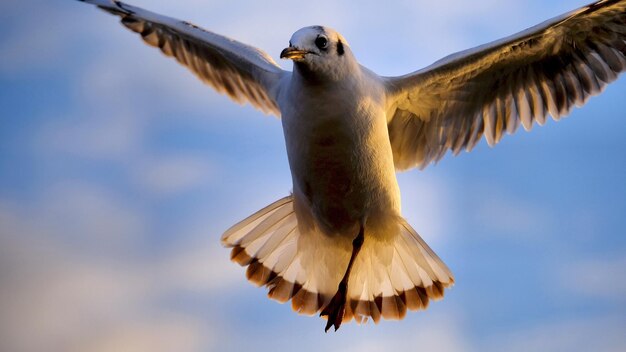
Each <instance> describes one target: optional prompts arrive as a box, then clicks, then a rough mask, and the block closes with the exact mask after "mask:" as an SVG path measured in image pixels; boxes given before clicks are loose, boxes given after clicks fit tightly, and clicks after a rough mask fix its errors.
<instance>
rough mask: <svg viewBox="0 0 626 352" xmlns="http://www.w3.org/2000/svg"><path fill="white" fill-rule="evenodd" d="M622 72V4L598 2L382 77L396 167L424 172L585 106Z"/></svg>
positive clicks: (625, 9) (625, 15) (625, 20)
mask: <svg viewBox="0 0 626 352" xmlns="http://www.w3.org/2000/svg"><path fill="white" fill-rule="evenodd" d="M624 70H626V0H602V1H597V2H595V3H593V4H590V5H588V6H585V7H583V8H580V9H578V10H575V11H572V12H570V13H567V14H564V15H562V16H559V17H556V18H554V19H551V20H548V21H546V22H544V23H542V24H539V25H537V26H535V27H532V28H530V29H528V30H525V31H523V32H520V33H518V34H515V35H513V36H510V37H507V38H504V39H502V40H499V41H496V42H493V43H490V44H486V45H483V46H480V47H477V48H474V49H470V50H466V51H463V52H460V53H457V54H453V55H451V56H449V57H446V58H444V59H442V60H440V61H438V62H436V63H434V64H433V65H431V66H429V67H427V68H425V69H422V70H420V71H417V72H414V73H412V74H409V75H406V76H401V77H387V78H385V79H386V85H387V93H388V104H389V107H390V108H389V109H390V111H392V112H391V114H390V118H389V124H388V128H389V138H390V139H391V146H392V149H393V154H394V162H395V166H396V168H397V169H407V168H410V167H414V166H416V167H420V168H424V167H426V166H427V165H429V164H430V163H432V162H436V161H437V160H440V159H441V158H442V157H443V156H444V155H445V154H446V152H447V151H448V150H451V151H452V152H453V153H454V154H456V153H458V152H460V151H461V150H462V149H465V150H467V151H469V150H471V149H472V148H473V147H474V146H475V145H476V143H477V142H478V141H479V140H480V138H481V137H482V136H483V135H484V137H485V139H486V140H487V143H488V144H489V145H494V144H497V143H498V142H499V141H500V140H501V139H502V137H503V136H504V134H505V133H508V134H512V133H514V132H515V131H516V130H517V128H518V126H519V125H520V124H521V125H522V126H523V127H524V129H525V130H527V131H528V130H531V129H532V126H533V124H534V123H535V122H536V123H538V124H539V125H543V124H544V123H545V122H546V115H547V114H550V115H551V116H552V118H553V119H554V120H558V119H560V118H561V117H563V116H565V115H567V114H568V113H569V112H570V110H571V108H572V107H573V106H581V105H583V104H584V103H585V102H586V101H587V99H588V98H589V97H590V96H591V95H595V94H598V93H600V92H601V91H602V89H603V88H604V87H605V86H606V85H607V84H608V83H610V82H612V81H614V80H615V79H616V78H617V77H618V75H619V74H620V73H621V72H623V71H624Z"/></svg>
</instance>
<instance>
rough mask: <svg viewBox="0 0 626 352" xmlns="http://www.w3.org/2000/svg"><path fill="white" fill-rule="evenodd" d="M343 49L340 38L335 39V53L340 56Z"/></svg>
mask: <svg viewBox="0 0 626 352" xmlns="http://www.w3.org/2000/svg"><path fill="white" fill-rule="evenodd" d="M343 53H344V50H343V43H342V42H341V40H339V41H337V55H339V56H341V55H343Z"/></svg>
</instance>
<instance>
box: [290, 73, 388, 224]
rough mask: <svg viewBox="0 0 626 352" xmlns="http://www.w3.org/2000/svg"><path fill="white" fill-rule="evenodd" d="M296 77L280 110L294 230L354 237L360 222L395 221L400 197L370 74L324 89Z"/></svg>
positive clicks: (379, 100) (381, 101)
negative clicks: (299, 225)
mask: <svg viewBox="0 0 626 352" xmlns="http://www.w3.org/2000/svg"><path fill="white" fill-rule="evenodd" d="M294 76H295V77H293V78H292V80H291V82H290V84H289V86H288V88H287V89H286V90H285V92H284V93H283V94H284V99H281V104H280V107H281V111H282V121H283V129H284V134H285V140H286V145H287V154H288V157H289V164H290V167H291V173H292V178H293V187H294V190H293V191H294V197H295V198H296V201H297V203H299V204H300V207H297V209H296V210H298V208H300V210H299V212H300V214H298V215H299V219H298V220H299V222H303V223H307V222H310V220H312V221H314V225H315V226H316V227H317V228H319V229H321V230H322V231H323V232H325V233H327V234H329V235H336V234H346V235H350V236H354V235H355V234H356V232H355V233H352V232H354V229H356V230H358V225H359V222H360V221H367V222H368V223H376V222H384V221H385V219H387V218H389V219H393V221H395V217H396V216H398V215H399V213H400V195H399V189H398V185H397V181H396V177H395V170H394V165H393V156H392V151H391V146H390V142H389V136H388V132H387V119H386V115H385V109H384V105H385V104H384V103H385V101H384V99H385V97H384V93H383V90H382V87H381V86H380V83H379V81H378V80H377V79H376V78H375V77H371V76H368V75H367V72H366V73H363V76H361V77H358V76H357V77H354V79H349V80H343V81H340V82H332V83H325V84H323V85H310V84H307V82H304V81H302V78H301V77H297V75H296V74H294ZM306 217H310V218H311V219H305V218H306ZM307 220H309V221H307Z"/></svg>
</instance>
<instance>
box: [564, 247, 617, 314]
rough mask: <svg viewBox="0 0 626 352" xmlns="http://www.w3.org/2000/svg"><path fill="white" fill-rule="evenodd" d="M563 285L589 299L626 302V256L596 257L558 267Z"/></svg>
mask: <svg viewBox="0 0 626 352" xmlns="http://www.w3.org/2000/svg"><path fill="white" fill-rule="evenodd" d="M557 270H558V273H557V275H558V276H559V277H560V281H561V282H559V284H560V285H561V287H563V288H565V289H568V290H571V291H572V292H574V293H578V294H579V295H581V296H583V297H586V298H589V299H604V300H611V301H617V302H622V303H626V281H624V280H623V278H626V258H613V259H611V258H606V257H602V258H596V259H592V260H585V261H579V262H574V263H568V264H567V265H564V266H563V267H560V268H557Z"/></svg>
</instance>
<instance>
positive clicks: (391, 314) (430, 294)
mask: <svg viewBox="0 0 626 352" xmlns="http://www.w3.org/2000/svg"><path fill="white" fill-rule="evenodd" d="M231 259H232V260H233V261H234V262H237V263H239V264H240V265H241V266H247V269H246V277H247V278H248V280H250V281H251V282H252V283H254V284H255V285H257V286H266V287H268V289H269V290H268V297H270V298H271V299H273V300H276V301H278V302H280V303H285V302H287V301H288V300H290V299H291V306H292V309H293V310H294V311H296V312H298V313H300V314H305V315H314V314H316V313H319V312H320V311H321V310H323V308H324V307H325V306H326V305H327V304H328V302H330V299H331V297H330V296H329V295H324V294H320V293H317V292H311V291H308V290H307V289H304V288H303V287H302V284H300V283H294V282H290V281H287V280H285V279H284V278H283V277H281V276H280V275H279V274H277V273H276V272H274V271H273V270H271V269H269V268H267V267H266V266H264V265H263V264H262V263H261V262H259V261H258V260H257V259H256V258H251V257H250V256H249V255H248V254H247V253H246V251H245V248H242V247H240V246H235V247H234V248H233V250H232V252H231ZM453 282H454V281H451V282H449V283H446V284H442V283H441V282H439V281H434V282H433V284H432V285H431V286H428V287H426V288H424V287H414V288H412V289H409V290H406V291H402V292H398V293H397V294H396V295H394V296H384V297H383V296H382V295H379V296H376V297H375V298H374V300H373V301H365V300H359V299H350V298H348V299H347V302H346V307H345V312H344V316H343V322H344V323H346V322H349V321H350V320H352V319H354V320H355V322H357V323H358V324H361V323H364V322H366V321H367V320H368V318H372V321H374V323H376V324H378V322H379V321H380V319H381V318H384V319H388V320H401V319H403V318H404V317H405V316H406V313H407V310H411V311H416V310H423V309H426V308H427V307H428V303H429V301H430V300H431V299H432V300H439V299H441V298H443V295H444V289H445V288H447V287H449V286H451V285H452V284H453Z"/></svg>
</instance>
